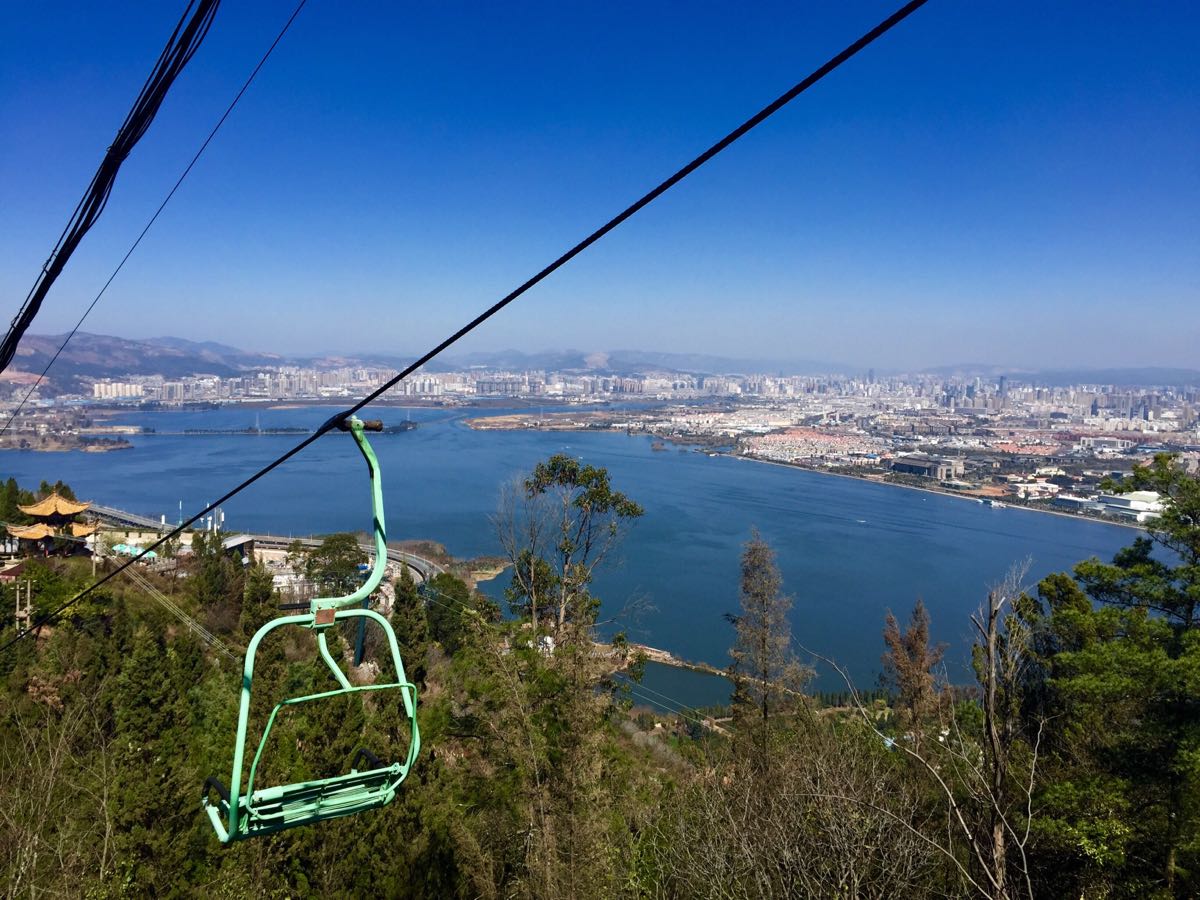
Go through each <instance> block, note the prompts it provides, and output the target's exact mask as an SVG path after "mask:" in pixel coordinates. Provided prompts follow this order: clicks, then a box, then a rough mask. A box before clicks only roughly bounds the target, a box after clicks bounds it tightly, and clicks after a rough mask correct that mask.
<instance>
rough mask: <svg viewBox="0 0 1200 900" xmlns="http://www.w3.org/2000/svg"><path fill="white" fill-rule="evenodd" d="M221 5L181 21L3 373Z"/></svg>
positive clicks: (214, 0) (12, 331) (199, 7)
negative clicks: (126, 161)
mask: <svg viewBox="0 0 1200 900" xmlns="http://www.w3.org/2000/svg"><path fill="white" fill-rule="evenodd" d="M219 5H220V0H198V2H197V0H189V2H188V5H187V9H185V10H184V11H183V16H182V17H181V18H180V19H179V24H178V25H176V26H175V30H174V31H173V32H172V33H171V37H170V39H169V40H168V41H167V45H166V46H165V47H164V48H163V51H162V53H161V54H160V55H159V57H158V62H157V63H155V65H154V70H153V71H152V72H151V73H150V77H149V78H147V79H146V83H145V84H144V85H142V90H141V92H140V93H139V94H138V97H137V100H135V101H134V104H133V107H132V108H131V109H130V110H129V114H128V115H126V117H125V121H124V122H122V123H121V127H120V128H119V129H117V136H116V137H115V138H114V139H113V142H112V144H110V145H109V147H108V150H106V151H105V153H104V159H102V160H101V161H100V168H99V169H97V170H96V174H95V175H94V176H93V177H92V181H91V183H90V184H89V185H88V187H87V190H86V191H85V192H84V194H83V197H82V198H81V199H80V201H79V204H78V205H77V206H76V207H75V212H74V213H72V215H71V218H70V220H69V221H68V222H67V226H66V228H64V229H63V233H62V235H60V236H59V239H58V243H57V244H55V245H54V249H53V250H52V251H51V252H50V258H49V259H47V260H46V262H45V264H44V265H43V266H42V271H41V274H39V275H38V277H37V280H36V281H35V282H34V284H33V287H32V288H30V290H29V294H28V295H27V296H26V298H25V303H24V304H23V305H22V306H21V309H20V311H19V312H18V313H17V315H16V317H15V318H14V319H13V321H12V325H11V326H10V327H9V329H8V334H7V335H6V336H5V338H4V341H3V343H0V372H3V371H4V370H5V369H7V368H8V364H9V363H11V362H12V360H13V357H14V356H15V355H16V352H17V345H18V344H20V342H21V337H22V336H23V335H24V334H25V332H26V331H27V330H28V329H29V326H30V325H32V324H33V319H34V317H35V316H36V315H37V313H38V310H39V309H41V306H42V301H43V300H45V299H46V295H47V294H48V293H49V292H50V288H51V286H52V285H53V284H54V282H55V281H56V280H57V279H58V276H59V275H60V274H62V270H63V269H64V268H65V267H66V265H67V260H69V259H70V258H71V254H72V253H74V252H75V248H76V247H78V246H79V243H80V241H82V240H83V237H84V235H85V234H87V233H88V231H89V229H91V227H92V226H93V225H95V224H96V220H97V219H99V218H100V214H101V213H102V212H104V207H105V205H106V204H107V203H108V197H109V195H110V194H111V193H112V189H113V185H114V184H115V183H116V180H117V173H118V172H119V171H120V169H121V164H122V163H123V162H125V160H126V158H127V157H128V156H129V154H130V152H132V150H133V148H134V146H135V145H136V144H137V142H138V141H139V140H141V139H142V136H143V135H144V134H145V133H146V131H147V130H148V129H149V128H150V123H151V122H153V121H154V116H155V115H156V114H157V113H158V110H159V107H161V106H162V102H163V100H164V99H165V98H166V96H167V91H169V90H170V89H171V85H172V84H174V83H175V79H176V78H177V77H178V76H179V73H180V72H182V71H183V69H184V67H185V66H186V65H187V64H188V62H189V61H190V60H191V58H192V57H193V56H194V55H195V54H196V51H197V50H198V49H199V48H200V44H201V43H202V42H203V40H204V38H205V36H206V35H207V34H208V29H209V28H210V27H211V26H212V21H213V17H214V16H215V15H216V14H217V7H218V6H219Z"/></svg>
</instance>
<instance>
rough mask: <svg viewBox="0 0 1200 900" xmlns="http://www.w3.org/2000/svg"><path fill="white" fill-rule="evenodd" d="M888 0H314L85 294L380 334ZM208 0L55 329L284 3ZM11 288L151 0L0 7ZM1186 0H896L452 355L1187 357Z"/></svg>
mask: <svg viewBox="0 0 1200 900" xmlns="http://www.w3.org/2000/svg"><path fill="white" fill-rule="evenodd" d="M893 6H894V3H893V2H889V3H880V2H874V0H871V2H866V0H864V2H860V3H855V4H836V5H824V4H820V5H808V6H804V5H795V4H792V5H787V4H782V3H780V4H770V5H763V6H756V7H754V8H752V9H745V8H738V7H734V6H732V5H731V6H727V7H706V8H695V7H694V8H689V10H688V15H687V17H682V16H680V15H679V13H678V10H676V9H672V8H668V7H665V6H664V7H659V8H643V7H640V6H637V5H635V4H631V3H618V4H596V3H591V4H585V5H577V4H576V5H570V6H569V7H563V6H561V5H553V4H541V3H539V4H529V5H524V6H521V7H511V8H510V7H505V8H492V7H489V6H484V5H481V6H478V7H476V6H470V5H464V4H455V5H437V6H435V7H421V8H409V7H403V8H401V7H396V6H393V5H389V4H382V3H376V4H369V5H364V6H362V7H356V8H355V11H354V13H353V14H348V13H347V10H346V9H345V8H344V7H339V6H336V5H332V4H324V3H320V2H315V3H311V4H309V5H308V7H306V9H305V10H304V11H303V12H302V13H301V15H300V17H299V18H298V19H297V22H296V24H295V26H294V27H293V29H292V30H291V32H289V34H288V35H287V37H286V38H285V39H284V41H283V43H282V44H281V45H280V47H279V49H278V50H277V51H276V54H275V55H274V56H273V57H272V59H271V60H270V61H269V62H268V64H267V66H266V67H265V68H264V70H263V72H262V73H261V75H260V76H259V79H258V81H256V83H255V84H254V86H253V87H252V88H251V90H250V92H249V93H248V94H247V95H246V97H245V98H244V99H243V101H242V103H241V105H240V106H239V107H238V109H237V111H236V112H235V113H234V115H233V117H232V118H231V119H230V121H229V122H228V123H227V124H226V126H225V128H224V130H223V131H222V133H221V134H220V135H219V136H218V138H217V139H216V141H215V142H214V144H213V145H212V147H210V149H209V151H208V153H207V155H206V156H205V158H204V159H203V160H202V161H201V163H200V164H199V165H198V167H197V169H196V170H195V171H194V172H193V173H192V175H191V176H190V178H189V180H188V181H187V182H186V183H185V185H184V187H183V188H182V189H181V191H180V193H179V195H178V196H177V197H176V198H175V200H174V201H173V202H172V205H171V206H170V207H169V208H168V211H167V212H166V213H165V214H164V216H163V217H162V218H161V219H160V220H159V222H158V223H157V224H156V226H155V228H154V230H153V231H152V232H151V233H150V235H149V237H148V238H147V239H146V241H145V242H144V243H143V245H142V247H141V248H140V249H139V250H138V251H137V253H136V254H135V255H134V257H133V258H132V259H131V261H130V263H129V264H128V265H127V266H126V268H125V270H124V271H123V272H122V273H121V275H120V276H119V277H118V279H117V281H116V282H114V284H113V286H112V288H110V289H109V292H108V293H107V294H106V296H105V299H104V300H103V301H102V303H101V304H100V305H99V306H98V307H97V310H96V312H95V313H94V314H93V316H92V317H91V318H90V319H89V320H88V322H87V324H86V326H85V329H86V330H87V331H90V332H98V333H107V334H114V335H120V336H123V337H132V338H139V337H151V336H157V335H164V334H170V335H178V336H182V337H187V338H189V339H192V340H197V341H203V340H215V341H219V342H222V343H227V344H231V345H235V346H239V347H244V348H245V349H249V350H265V351H274V352H280V353H285V354H301V353H332V352H388V353H395V354H413V353H417V352H420V351H423V350H424V349H427V348H428V347H429V346H430V345H432V344H434V343H435V342H437V341H438V340H440V339H441V338H443V337H444V336H445V335H447V334H449V333H450V332H452V331H453V330H455V329H456V328H457V327H458V326H459V325H461V324H462V323H463V322H465V321H466V320H467V319H469V318H471V317H472V316H473V315H475V314H476V313H477V312H478V311H479V310H481V309H482V308H484V307H485V306H487V305H489V304H490V303H492V302H494V301H495V300H496V299H498V298H499V297H500V296H502V295H503V294H505V293H506V292H507V291H508V290H510V289H511V288H512V287H514V286H515V285H516V284H518V283H520V282H521V281H523V280H524V279H525V278H526V277H528V276H529V275H530V274H531V273H532V272H534V271H536V270H538V269H540V268H541V267H542V266H543V265H545V264H546V263H547V262H548V261H549V260H550V259H552V258H554V257H555V256H557V255H558V254H559V253H560V252H561V251H562V250H563V249H565V248H566V247H567V246H569V245H570V244H572V243H574V242H575V241H576V240H578V239H579V238H580V237H582V236H583V235H584V234H586V233H587V232H589V231H590V230H591V229H592V228H594V227H595V226H596V225H598V224H599V223H600V222H602V221H603V220H605V219H606V218H608V217H609V216H610V215H612V214H613V213H614V212H616V211H617V210H619V209H620V208H622V207H623V206H624V205H625V204H626V203H628V202H629V201H630V200H631V199H633V198H634V197H636V196H637V195H638V194H640V193H641V192H642V191H644V190H645V189H646V188H648V187H649V186H651V185H652V184H654V183H655V182H656V181H657V180H659V179H660V178H661V177H663V176H664V175H666V174H668V173H669V172H671V171H673V170H674V169H675V168H676V167H678V165H679V164H680V163H682V162H683V161H685V160H687V159H689V158H690V157H692V156H693V155H694V154H695V153H696V152H698V151H699V150H700V149H702V148H703V147H705V146H707V145H708V144H709V143H711V142H712V140H714V139H715V138H717V137H719V136H720V135H721V134H723V133H724V132H725V131H726V130H728V129H729V128H730V127H731V126H733V125H734V124H736V123H737V122H739V121H741V120H742V119H744V118H745V117H746V116H747V115H749V114H750V113H751V112H753V111H755V110H757V109H758V108H759V107H761V106H762V105H763V104H764V103H765V102H767V101H768V100H770V99H772V98H774V97H775V96H777V95H778V94H779V93H781V92H782V91H783V90H785V89H786V88H787V87H789V86H790V85H791V84H793V83H794V82H796V81H797V80H799V78H801V77H802V76H803V75H805V74H807V73H808V72H809V71H810V70H811V69H813V68H814V67H815V66H816V65H817V64H819V63H820V62H823V61H824V60H825V59H827V58H828V57H829V56H831V55H832V54H833V53H834V52H836V51H837V50H839V49H840V48H841V47H843V46H844V45H845V44H847V43H848V42H849V41H850V40H852V39H853V38H855V37H857V36H858V35H859V34H861V33H862V32H863V31H865V30H866V29H867V28H868V27H870V26H871V25H873V24H875V22H877V21H878V20H879V19H880V18H882V17H883V16H884V15H885V14H887V13H888V12H890V11H891V9H892V8H893ZM291 7H292V3H291V2H290V0H289V2H275V0H272V2H269V3H264V4H252V5H250V6H249V7H237V6H234V5H230V4H226V5H223V6H222V8H221V9H220V11H219V12H218V15H217V18H216V22H215V24H214V26H213V30H212V32H211V34H210V35H209V37H208V39H207V41H206V42H205V44H204V46H203V47H202V48H201V50H200V52H199V53H198V54H197V56H196V58H195V59H194V60H193V61H192V63H191V64H190V66H189V68H188V70H187V71H186V72H185V73H184V75H183V76H182V77H181V79H180V80H179V82H178V83H177V84H176V86H175V88H174V89H173V91H172V93H171V95H170V96H169V97H168V98H167V101H166V103H165V105H164V107H163V109H162V111H161V113H160V114H159V116H158V118H157V120H156V121H155V123H154V125H153V127H152V128H151V130H150V132H149V134H148V135H147V136H146V138H144V139H143V141H142V142H141V143H140V144H139V145H138V147H137V148H136V150H135V151H134V153H133V155H132V156H131V157H130V159H129V160H128V162H127V163H126V165H125V167H124V168H123V169H122V172H121V175H120V177H119V178H118V181H117V185H116V188H115V190H114V192H113V196H112V199H111V200H110V202H109V206H108V208H107V210H106V212H105V215H104V217H103V218H102V219H101V220H100V223H99V224H98V225H97V226H96V228H94V229H93V230H92V232H91V233H90V234H89V235H88V237H87V238H86V239H85V241H84V243H83V245H82V246H81V248H80V250H79V251H78V252H77V253H76V255H75V257H74V258H73V259H72V261H71V264H70V265H69V266H68V268H67V270H66V272H65V273H64V275H63V276H62V278H60V280H59V281H58V283H57V285H56V286H55V288H54V290H53V291H52V292H51V294H50V296H49V298H48V299H47V301H46V305H45V307H44V308H43V311H42V313H41V315H40V316H39V318H38V320H37V321H36V323H35V325H34V327H33V329H32V331H33V332H36V333H41V334H47V333H57V332H63V331H66V330H68V329H69V328H70V327H71V326H72V325H73V324H74V321H75V319H76V318H77V317H78V315H79V313H80V312H81V311H82V309H83V308H84V307H85V306H86V305H87V303H88V302H90V300H91V298H92V297H93V296H94V295H95V292H96V291H97V290H98V289H99V287H100V285H102V284H103V282H104V280H105V279H106V278H107V277H108V274H109V273H110V272H111V270H112V268H113V266H114V265H115V264H116V262H117V261H118V260H119V259H120V257H121V256H122V255H123V254H124V252H125V250H126V249H127V248H128V245H129V243H130V242H131V241H132V240H133V238H134V236H136V234H137V233H138V232H139V231H140V230H141V228H142V226H143V225H144V223H145V221H146V219H147V218H148V217H149V216H150V214H151V213H152V212H153V210H154V208H155V207H156V206H157V205H158V203H159V202H160V200H161V198H162V196H163V195H164V194H165V192H166V191H167V189H168V188H169V186H170V185H171V184H172V183H173V182H174V179H175V178H176V176H177V175H178V172H179V171H180V170H181V168H182V166H183V165H184V164H185V162H186V161H187V160H188V159H189V158H190V157H191V154H192V153H193V152H194V151H195V148H196V147H197V146H198V145H199V143H200V141H201V140H202V139H203V136H204V135H205V134H207V132H208V130H209V128H211V126H212V124H213V122H214V121H215V120H216V118H217V117H218V116H219V114H220V112H221V111H222V110H223V109H224V106H225V105H226V104H227V103H228V101H229V99H230V98H231V97H232V95H233V93H234V92H235V91H236V90H237V87H238V86H239V85H240V83H241V81H242V80H243V79H244V78H245V75H246V74H247V72H248V71H249V69H250V68H251V67H252V66H253V64H254V62H255V61H256V60H257V58H258V56H259V55H260V54H261V52H262V51H263V49H264V48H265V47H266V45H267V44H268V43H269V42H270V40H271V39H272V38H273V36H274V34H275V32H276V31H277V29H278V28H279V26H280V25H281V24H282V22H283V20H284V19H285V18H286V17H287V15H288V14H289V13H290V10H291ZM7 13H8V14H7V16H6V22H7V27H6V29H5V33H4V34H3V35H2V36H0V51H2V52H0V118H2V119H3V121H4V122H5V123H6V124H7V126H8V133H9V134H10V135H16V136H18V138H19V139H17V140H9V141H5V142H4V143H3V145H2V146H0V185H2V188H0V190H2V193H0V234H2V235H3V240H0V289H2V291H3V296H4V297H5V298H7V299H6V300H5V306H4V309H3V314H4V315H7V316H9V317H11V315H12V314H13V313H15V311H16V309H17V308H18V306H19V305H20V302H21V301H22V300H23V299H24V297H25V294H26V292H27V291H28V288H29V285H30V284H31V283H32V281H33V278H34V276H35V274H36V272H37V270H38V268H39V267H40V265H41V264H42V262H43V261H44V259H45V257H46V254H47V253H48V252H49V250H50V248H51V247H52V246H53V244H54V241H55V239H56V238H57V237H58V234H59V232H60V231H61V229H62V226H63V224H64V223H65V221H66V218H67V216H68V215H69V213H70V211H71V209H73V207H74V204H75V202H76V201H77V199H78V196H79V194H80V193H81V191H82V190H83V187H84V185H85V184H86V183H87V181H88V180H89V179H90V177H91V175H92V173H93V172H94V170H95V166H96V164H97V162H98V161H99V159H100V156H101V154H102V152H103V149H104V147H105V146H107V144H108V142H109V141H110V140H111V137H112V135H113V133H114V132H115V130H116V127H117V125H118V124H119V122H120V120H121V119H122V118H123V117H124V115H125V112H126V111H127V109H128V106H129V104H130V102H131V101H132V98H133V96H134V94H135V93H136V91H137V89H138V87H140V85H141V82H142V80H143V79H144V77H145V75H146V73H147V71H148V70H149V67H150V65H151V63H152V61H153V59H154V58H155V56H156V55H157V53H158V51H159V49H160V48H161V45H162V42H163V40H164V39H165V37H166V35H167V33H169V31H170V28H171V27H173V25H174V22H175V19H176V17H177V16H178V10H177V9H174V8H173V7H153V8H151V7H146V6H144V5H142V4H127V5H122V6H112V5H94V4H84V3H74V4H70V5H69V8H68V9H66V10H65V11H60V12H57V13H55V14H53V15H52V14H51V13H50V12H49V11H47V10H46V9H45V8H39V7H38V6H36V5H10V8H9V9H8V10H7ZM1197 25H1200V9H1198V8H1197V7H1196V6H1194V5H1193V4H1188V3H1184V2H1161V3H1150V4H1136V5H1134V4H1130V5H1127V6H1116V5H1113V6H1097V5H1094V4H1084V3H1082V2H1068V3H1062V4H1054V5H1051V6H1046V5H1044V4H1035V3H1032V2H1022V3H1017V4H1000V3H995V2H983V3H977V4H950V3H937V2H934V3H931V4H929V5H928V6H926V7H925V8H923V9H922V10H920V11H918V12H917V13H916V14H915V15H914V16H913V17H912V18H911V19H909V20H908V21H907V22H905V23H903V24H902V25H901V26H899V27H898V28H897V29H896V30H895V31H893V32H892V33H891V34H889V35H887V36H886V37H885V38H883V39H882V40H881V41H880V42H878V43H877V44H875V45H874V46H872V47H870V48H868V50H867V51H865V52H864V53H863V54H861V55H860V56H859V57H857V58H855V59H854V60H852V61H851V62H850V63H848V64H847V65H846V66H844V67H843V68H842V69H840V70H839V71H838V72H836V73H834V74H833V75H832V76H830V77H829V78H828V79H826V80H825V81H824V82H823V83H821V84H820V85H818V86H817V87H816V88H814V89H813V90H812V91H811V92H809V93H807V94H806V95H804V96H803V97H801V98H800V99H799V100H797V101H796V102H795V103H793V104H792V105H791V106H790V107H789V108H788V109H786V110H784V111H783V112H782V113H781V114H779V115H778V116H777V117H775V118H774V119H773V120H772V121H771V122H769V123H768V124H767V125H766V126H764V127H763V128H761V129H759V130H757V131H756V132H754V133H753V134H751V135H750V136H748V137H747V138H746V139H744V140H743V141H741V142H739V143H738V144H737V145H735V146H734V147H733V148H731V149H730V150H729V151H727V152H726V153H725V154H723V155H722V156H721V157H720V158H718V159H717V160H716V161H715V162H714V163H712V164H710V165H709V166H708V167H706V168H704V169H702V170H701V171H700V172H698V173H696V174H695V175H693V176H692V177H690V178H689V179H687V180H686V181H684V182H683V183H682V184H681V185H679V186H678V187H677V188H675V189H674V190H673V191H671V192H670V193H669V194H668V195H666V196H665V197H663V198H662V199H661V200H659V201H658V202H657V203H655V204H654V205H652V206H651V207H650V208H648V209H647V210H645V211H644V212H642V213H641V214H639V215H638V216H637V217H635V218H634V219H633V220H631V221H630V222H628V223H626V224H625V225H624V226H622V227H621V228H620V229H618V230H617V231H616V232H614V233H613V234H612V235H610V236H609V237H607V238H605V239H604V240H603V241H602V242H601V243H599V244H598V245H596V246H595V247H593V248H592V249H590V250H589V251H587V252H586V253H585V254H584V255H583V256H581V257H580V258H578V259H577V260H575V261H574V262H572V263H570V264H569V265H568V266H567V267H566V268H565V269H563V270H562V271H561V272H559V273H557V274H556V275H554V276H552V277H551V279H549V280H548V281H547V282H545V283H544V284H543V285H541V286H539V287H538V288H536V289H535V290H534V291H533V292H531V293H530V294H529V295H527V296H526V297H525V298H523V299H521V300H520V301H518V303H517V304H515V305H514V306H513V307H511V308H510V309H509V310H507V311H505V312H504V313H502V314H501V316H500V317H498V318H497V319H496V320H494V322H493V323H490V324H489V325H488V326H486V327H485V328H484V329H482V330H481V331H480V332H479V333H478V334H477V335H476V336H473V337H472V338H471V339H470V340H469V341H468V342H464V343H463V344H462V345H460V346H459V347H458V348H456V351H455V352H456V353H465V352H470V351H491V350H503V349H508V348H515V349H518V350H523V351H529V352H536V351H542V350H545V349H547V348H567V347H578V348H581V349H586V350H614V349H619V348H638V349H646V350H659V351H667V352H682V353H707V354H715V355H722V356H729V357H750V358H767V359H812V360H827V361H832V362H838V363H843V364H847V365H857V366H862V367H866V366H874V367H878V368H880V369H884V368H892V369H904V368H918V367H928V366H936V365H945V364H956V363H963V362H968V361H971V362H980V363H992V364H998V365H1011V366H1020V367H1027V368H1069V367H1111V366H1146V365H1159V366H1179V367H1189V368H1195V367H1197V365H1198V364H1200V357H1198V356H1197V354H1196V351H1195V348H1196V347H1197V346H1200V312H1198V310H1200V302H1198V301H1200V250H1198V249H1197V247H1198V243H1197V240H1196V238H1197V235H1198V234H1200V227H1198V226H1200V166H1197V165H1196V158H1197V147H1198V144H1200V140H1198V139H1200V104H1197V103H1196V99H1197V87H1200V61H1198V60H1197V58H1196V56H1195V54H1194V53H1193V52H1192V50H1193V48H1192V47H1191V43H1192V42H1191V41H1190V36H1191V35H1192V34H1194V33H1195V31H1196V26H1197Z"/></svg>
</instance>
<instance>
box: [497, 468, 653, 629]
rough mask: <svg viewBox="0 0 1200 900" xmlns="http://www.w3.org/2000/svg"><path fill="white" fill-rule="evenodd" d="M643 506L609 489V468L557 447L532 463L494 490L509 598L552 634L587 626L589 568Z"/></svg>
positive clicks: (591, 604)
mask: <svg viewBox="0 0 1200 900" xmlns="http://www.w3.org/2000/svg"><path fill="white" fill-rule="evenodd" d="M642 512H643V510H642V507H641V506H639V505H638V504H637V503H635V502H634V501H633V500H631V499H629V498H628V497H626V496H625V495H624V494H622V493H620V492H619V491H615V490H613V489H612V485H611V483H610V481H609V476H608V471H607V470H606V469H602V468H596V467H594V466H588V465H584V464H583V463H581V462H579V460H576V459H572V458H571V457H569V456H566V455H563V454H557V455H555V456H552V457H550V458H549V459H548V460H546V461H545V462H542V463H538V464H537V465H536V466H535V467H534V470H533V473H532V474H531V475H530V476H529V477H528V478H526V479H524V480H523V481H521V482H520V483H519V484H516V485H511V486H510V487H509V489H508V490H507V491H506V492H505V493H504V494H503V495H502V497H501V506H500V512H499V514H498V515H497V517H496V525H497V531H498V532H499V535H500V541H501V544H502V545H503V547H504V551H505V554H506V555H507V556H508V559H509V562H510V563H511V564H512V567H513V575H512V581H511V583H510V585H509V587H508V589H507V590H506V591H505V595H506V596H507V598H508V601H509V604H510V606H511V607H512V608H513V611H514V612H515V613H517V614H518V615H521V616H523V617H526V618H528V619H529V622H530V624H531V625H532V626H533V628H534V630H535V631H536V630H537V629H539V628H541V627H542V626H543V624H544V625H545V626H547V627H548V629H549V631H550V633H551V634H552V635H553V636H554V638H555V640H556V641H562V640H564V639H570V635H568V634H567V630H568V626H570V625H580V626H582V627H583V630H584V631H586V630H587V629H588V628H590V627H591V625H592V624H593V623H594V622H595V617H596V611H597V609H598V605H597V604H596V601H595V599H594V598H593V597H592V596H591V593H590V590H589V587H590V585H591V581H592V574H593V572H594V571H595V569H596V567H597V566H599V565H600V564H601V563H602V562H603V561H604V559H605V558H606V557H607V556H608V554H609V552H610V551H611V550H612V549H613V548H614V547H615V546H616V545H617V543H618V542H619V541H620V539H621V538H622V536H623V535H624V532H625V529H626V528H627V527H628V525H629V524H630V523H631V522H633V521H634V520H636V519H638V518H639V517H641V515H642Z"/></svg>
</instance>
